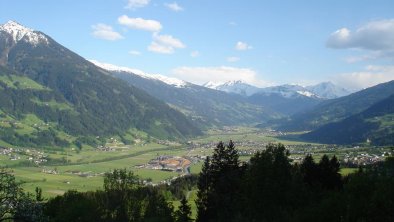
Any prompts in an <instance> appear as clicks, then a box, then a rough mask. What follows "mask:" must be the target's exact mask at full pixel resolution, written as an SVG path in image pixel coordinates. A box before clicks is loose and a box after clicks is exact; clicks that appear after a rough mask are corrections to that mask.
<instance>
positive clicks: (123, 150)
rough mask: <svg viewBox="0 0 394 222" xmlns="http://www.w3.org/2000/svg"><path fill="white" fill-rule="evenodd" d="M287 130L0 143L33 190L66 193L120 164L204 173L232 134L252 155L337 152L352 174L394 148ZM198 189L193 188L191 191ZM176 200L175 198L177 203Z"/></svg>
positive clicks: (167, 172) (165, 173) (148, 170)
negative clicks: (287, 135) (131, 140)
mask: <svg viewBox="0 0 394 222" xmlns="http://www.w3.org/2000/svg"><path fill="white" fill-rule="evenodd" d="M283 136H284V133H282V132H275V131H269V130H262V129H256V128H242V127H237V128H231V127H227V128H223V129H216V130H209V131H208V132H206V134H205V136H202V137H199V138H194V139H192V140H190V141H188V142H185V143H183V144H180V143H169V142H163V141H161V142H160V144H159V143H147V144H145V143H143V142H141V143H140V144H136V145H124V144H122V143H119V142H118V141H116V140H114V141H111V143H108V144H107V145H106V146H105V147H102V148H100V149H97V148H83V149H82V150H80V151H79V150H75V149H68V150H62V151H47V150H39V149H28V148H10V147H3V148H0V161H1V162H0V163H1V166H7V167H9V168H11V169H12V170H13V173H14V174H15V176H16V178H17V180H18V181H20V182H21V183H22V187H23V188H24V189H25V190H26V191H29V192H32V193H34V190H35V188H36V187H41V188H42V190H43V195H44V196H45V197H53V196H57V195H61V194H63V193H64V192H65V191H67V190H78V191H89V190H97V189H102V185H103V175H104V173H105V172H108V171H111V170H113V169H118V168H126V169H128V170H132V171H134V173H135V174H136V175H138V176H139V177H140V178H141V179H142V180H143V181H144V182H145V183H147V184H158V183H168V182H170V181H171V179H173V178H176V177H179V176H182V175H185V174H189V173H199V172H200V170H201V167H202V163H203V161H204V159H205V158H206V156H209V155H211V153H212V152H213V148H214V147H215V146H216V144H217V143H218V142H219V141H223V142H225V143H227V142H229V141H230V140H233V141H234V143H235V146H236V148H237V149H238V151H239V154H240V159H241V160H242V161H248V160H249V158H250V157H251V156H252V155H253V154H254V153H256V152H258V151H259V150H262V149H265V146H266V145H267V144H268V143H278V142H280V143H283V144H285V145H286V147H287V149H288V150H289V151H290V158H291V159H292V160H293V162H299V161H301V160H302V158H303V157H304V156H305V155H306V154H312V155H313V156H314V157H316V158H315V159H317V160H318V159H320V157H321V156H322V155H324V154H327V155H329V156H333V155H336V156H337V157H338V158H339V160H340V161H341V162H342V168H343V169H342V171H341V172H342V173H343V174H349V173H351V172H354V170H355V169H357V166H358V165H365V164H370V163H373V162H376V161H382V160H383V159H384V155H388V154H390V153H392V152H393V151H392V149H390V148H388V147H343V146H336V145H325V144H311V143H304V142H302V141H292V140H286V139H282V138H283ZM194 195H195V194H194V193H191V197H193V196H194ZM175 204H176V203H175Z"/></svg>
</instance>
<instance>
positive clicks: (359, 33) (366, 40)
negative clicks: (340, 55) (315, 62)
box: [326, 19, 394, 62]
mask: <svg viewBox="0 0 394 222" xmlns="http://www.w3.org/2000/svg"><path fill="white" fill-rule="evenodd" d="M326 45H327V47H330V48H335V49H349V48H353V49H362V50H368V51H370V52H372V53H371V55H364V56H361V57H360V56H356V57H353V58H352V57H350V58H349V59H348V61H349V62H357V61H364V60H368V59H376V58H382V57H393V56H394V19H387V20H378V21H372V22H369V23H366V24H365V25H363V26H361V27H359V28H358V29H356V30H354V31H351V30H350V29H348V28H341V29H339V30H337V31H335V32H333V33H332V34H331V35H330V37H329V38H328V40H327V43H326Z"/></svg>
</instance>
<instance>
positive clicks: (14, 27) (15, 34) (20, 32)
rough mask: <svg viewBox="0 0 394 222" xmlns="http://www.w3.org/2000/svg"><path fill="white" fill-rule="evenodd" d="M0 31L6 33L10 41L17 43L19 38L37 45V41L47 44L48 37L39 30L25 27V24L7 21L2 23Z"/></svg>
mask: <svg viewBox="0 0 394 222" xmlns="http://www.w3.org/2000/svg"><path fill="white" fill-rule="evenodd" d="M0 32H1V33H3V34H5V33H6V34H8V35H9V37H11V38H10V40H11V41H12V43H14V44H15V43H17V42H19V41H21V40H24V41H25V42H28V43H31V44H32V45H37V44H39V43H46V44H48V42H49V41H48V38H47V37H46V36H45V35H44V34H43V33H41V32H38V31H34V30H33V29H30V28H26V27H25V26H23V25H21V24H19V23H17V22H14V21H8V22H7V23H5V24H4V25H1V26H0Z"/></svg>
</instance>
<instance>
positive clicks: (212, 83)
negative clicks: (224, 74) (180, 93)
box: [202, 81, 224, 89]
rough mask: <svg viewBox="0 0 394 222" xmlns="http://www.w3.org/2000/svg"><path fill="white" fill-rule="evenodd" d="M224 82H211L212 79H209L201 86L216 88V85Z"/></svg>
mask: <svg viewBox="0 0 394 222" xmlns="http://www.w3.org/2000/svg"><path fill="white" fill-rule="evenodd" d="M223 84H224V82H213V81H209V82H206V83H204V84H203V85H202V86H204V87H206V88H210V89H216V88H217V87H218V86H221V85H223Z"/></svg>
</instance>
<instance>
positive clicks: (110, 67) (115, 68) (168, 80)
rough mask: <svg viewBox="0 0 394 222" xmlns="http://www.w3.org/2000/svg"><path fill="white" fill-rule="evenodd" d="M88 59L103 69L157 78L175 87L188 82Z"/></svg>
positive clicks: (184, 85)
mask: <svg viewBox="0 0 394 222" xmlns="http://www.w3.org/2000/svg"><path fill="white" fill-rule="evenodd" d="M89 61H90V62H91V63H93V64H94V65H96V66H98V67H100V68H102V69H105V70H107V71H111V72H126V73H131V74H134V75H138V76H140V77H143V78H146V79H154V80H159V81H161V82H164V83H166V84H168V85H172V86H175V87H177V88H185V87H187V86H188V85H189V83H187V82H185V81H183V80H180V79H177V78H172V77H167V76H164V75H159V74H147V73H145V72H143V71H141V70H138V69H132V68H128V67H122V66H116V65H112V64H109V63H101V62H98V61H96V60H89Z"/></svg>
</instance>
